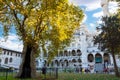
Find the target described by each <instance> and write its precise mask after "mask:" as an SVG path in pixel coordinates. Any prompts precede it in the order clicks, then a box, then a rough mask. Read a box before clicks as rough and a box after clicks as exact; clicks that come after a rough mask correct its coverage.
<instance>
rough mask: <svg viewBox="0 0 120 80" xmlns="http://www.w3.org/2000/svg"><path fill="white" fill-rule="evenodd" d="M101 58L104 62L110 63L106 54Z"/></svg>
mask: <svg viewBox="0 0 120 80" xmlns="http://www.w3.org/2000/svg"><path fill="white" fill-rule="evenodd" d="M103 58H104V62H108V63H109V62H110V56H109V54H108V53H104V55H103Z"/></svg>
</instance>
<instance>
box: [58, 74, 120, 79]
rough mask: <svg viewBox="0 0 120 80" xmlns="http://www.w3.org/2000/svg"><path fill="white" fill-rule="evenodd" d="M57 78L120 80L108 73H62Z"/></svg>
mask: <svg viewBox="0 0 120 80" xmlns="http://www.w3.org/2000/svg"><path fill="white" fill-rule="evenodd" d="M58 80H120V78H117V77H115V75H110V74H79V73H62V74H59V78H58Z"/></svg>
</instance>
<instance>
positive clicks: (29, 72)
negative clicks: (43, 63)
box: [16, 45, 36, 78]
mask: <svg viewBox="0 0 120 80" xmlns="http://www.w3.org/2000/svg"><path fill="white" fill-rule="evenodd" d="M16 77H17V78H35V77H36V65H35V56H34V49H33V48H32V46H31V45H27V46H24V48H23V52H22V62H21V65H20V68H19V72H18V74H17V76H16Z"/></svg>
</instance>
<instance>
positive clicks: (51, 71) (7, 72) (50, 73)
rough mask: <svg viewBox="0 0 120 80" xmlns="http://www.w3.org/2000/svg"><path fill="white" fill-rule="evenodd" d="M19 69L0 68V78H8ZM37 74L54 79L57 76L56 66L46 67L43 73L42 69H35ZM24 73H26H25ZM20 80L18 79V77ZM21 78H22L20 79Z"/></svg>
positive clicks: (2, 79)
mask: <svg viewBox="0 0 120 80" xmlns="http://www.w3.org/2000/svg"><path fill="white" fill-rule="evenodd" d="M18 72H19V70H16V69H15V70H13V69H6V68H0V77H1V78H0V80H9V79H8V77H9V76H10V77H13V78H14V77H15V76H16V74H17V73H18ZM36 72H37V75H39V76H40V77H42V78H44V79H45V80H46V78H47V77H52V78H54V79H57V78H58V68H46V72H45V73H43V69H42V68H39V69H36ZM25 75H26V74H25ZM19 80H20V79H19ZM21 80H22V79H21Z"/></svg>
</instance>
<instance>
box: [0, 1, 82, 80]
mask: <svg viewBox="0 0 120 80" xmlns="http://www.w3.org/2000/svg"><path fill="white" fill-rule="evenodd" d="M82 18H83V12H82V10H81V9H80V8H79V7H77V6H74V5H72V4H69V3H68V0H0V24H1V25H2V26H3V28H4V35H5V36H7V35H8V33H9V30H10V29H11V28H12V27H15V29H16V32H17V35H18V36H19V38H20V40H22V41H23V45H24V46H23V51H22V63H21V65H20V71H19V73H18V75H17V77H19V78H34V77H36V68H35V67H36V65H35V57H36V55H38V53H39V52H40V51H41V50H42V51H44V53H46V50H47V52H48V53H49V55H48V56H49V57H50V58H51V57H53V56H54V55H55V54H56V53H57V50H58V49H61V48H63V46H65V45H67V44H69V42H70V39H71V37H72V35H73V32H74V30H75V29H76V28H77V27H79V25H80V22H81V21H82Z"/></svg>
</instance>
